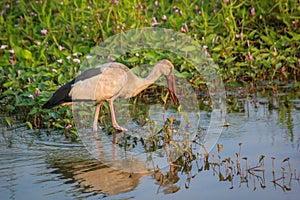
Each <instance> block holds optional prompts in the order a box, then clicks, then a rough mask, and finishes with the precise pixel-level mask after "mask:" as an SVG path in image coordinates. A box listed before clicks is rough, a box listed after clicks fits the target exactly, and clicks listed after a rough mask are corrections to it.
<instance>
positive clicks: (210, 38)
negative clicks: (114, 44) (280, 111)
mask: <svg viewBox="0 0 300 200" xmlns="http://www.w3.org/2000/svg"><path fill="white" fill-rule="evenodd" d="M0 11H1V14H0V104H1V111H4V112H7V113H16V112H19V111H20V110H23V111H24V110H26V113H27V118H26V121H27V125H28V127H29V128H41V127H44V128H45V127H46V128H59V129H64V130H65V132H66V133H69V132H72V133H74V134H75V129H74V122H73V121H72V120H70V119H71V118H72V112H71V111H70V109H69V108H60V107H59V108H55V109H52V110H42V109H41V105H42V104H43V103H45V102H46V101H47V99H48V98H49V97H50V96H51V94H52V93H53V91H55V90H56V89H57V88H58V87H59V86H61V85H62V84H64V83H66V82H67V81H69V80H71V79H72V78H74V77H75V76H76V75H77V74H78V72H79V71H80V67H81V65H82V63H83V61H84V60H85V58H86V56H88V54H89V53H90V49H91V48H92V47H94V46H97V45H98V44H100V43H101V42H102V41H104V40H105V39H107V38H109V37H110V36H112V35H115V34H118V33H121V32H124V31H126V30H130V29H134V28H141V27H159V28H168V29H173V30H175V31H178V32H181V33H183V34H186V35H188V36H190V37H191V38H193V39H194V40H195V41H196V42H197V43H199V44H200V45H201V46H202V48H203V51H206V52H208V53H209V54H210V55H211V57H212V58H213V60H214V62H215V63H216V64H218V66H219V68H220V73H221V76H222V78H223V80H224V81H225V82H226V83H228V85H232V86H237V85H239V84H241V83H242V84H248V83H251V84H253V85H254V84H257V83H259V82H261V81H267V82H268V83H269V84H272V85H273V84H278V83H287V82H289V81H293V84H294V87H299V86H300V82H299V74H300V70H299V69H300V54H299V52H300V49H299V48H300V44H299V41H300V32H299V30H300V29H299V24H300V21H299V16H300V4H299V2H298V1H297V0H288V1H286V0H278V1H276V2H270V1H245V0H235V1H231V0H228V1H221V0H220V1H213V2H209V1H200V2H197V1H188V0H184V1H172V2H171V3H170V2H168V3H167V2H165V1H154V0H150V1H146V2H143V1H129V0H124V1H94V0H91V1H84V0H80V1H79V0H72V1H64V0H53V1H49V0H48V1H47V0H41V1H26V0H20V1H8V0H4V1H1V3H0ZM190 48H191V47H189V46H186V47H184V48H183V49H182V50H185V51H186V52H188V53H189V52H190V51H191V50H192V49H190ZM162 58H168V59H170V60H172V62H173V63H174V65H175V67H176V69H177V71H178V73H177V76H180V77H185V78H186V79H187V80H188V81H189V82H190V83H191V84H193V87H194V88H196V89H199V88H203V85H205V81H204V79H203V77H201V76H203V75H200V74H199V73H197V72H195V69H194V67H193V66H192V65H191V63H189V62H188V61H187V60H185V59H183V58H181V57H178V56H174V55H173V54H172V53H170V52H163V51H162V52H153V51H151V50H149V51H143V52H142V51H141V52H126V54H124V56H121V57H120V58H118V60H117V61H119V62H122V63H124V64H126V65H128V66H129V67H131V68H134V67H136V66H138V65H141V64H148V63H150V64H153V63H155V62H157V61H158V60H160V59H162Z"/></svg>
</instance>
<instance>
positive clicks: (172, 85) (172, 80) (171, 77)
mask: <svg viewBox="0 0 300 200" xmlns="http://www.w3.org/2000/svg"><path fill="white" fill-rule="evenodd" d="M168 87H169V91H170V96H171V99H172V101H173V102H174V103H175V104H178V98H177V97H176V96H177V94H176V82H175V76H174V74H173V73H171V74H170V75H169V77H168Z"/></svg>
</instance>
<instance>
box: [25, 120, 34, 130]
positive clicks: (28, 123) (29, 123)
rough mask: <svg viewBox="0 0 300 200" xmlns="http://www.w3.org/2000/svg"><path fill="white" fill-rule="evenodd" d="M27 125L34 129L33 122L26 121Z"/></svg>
mask: <svg viewBox="0 0 300 200" xmlns="http://www.w3.org/2000/svg"><path fill="white" fill-rule="evenodd" d="M26 125H27V126H28V127H29V128H30V129H31V130H32V129H33V126H32V123H31V122H29V121H27V122H26Z"/></svg>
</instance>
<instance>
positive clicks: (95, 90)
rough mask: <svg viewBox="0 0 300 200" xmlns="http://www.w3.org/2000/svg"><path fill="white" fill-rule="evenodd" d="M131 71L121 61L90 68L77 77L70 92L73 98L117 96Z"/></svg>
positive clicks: (90, 98) (95, 98) (89, 98)
mask: <svg viewBox="0 0 300 200" xmlns="http://www.w3.org/2000/svg"><path fill="white" fill-rule="evenodd" d="M128 71H130V70H129V69H128V68H127V67H126V66H125V65H123V64H120V63H108V64H105V65H101V66H100V67H96V68H93V69H89V70H87V71H85V72H83V73H82V74H80V75H79V76H78V78H76V82H75V84H74V85H73V88H72V90H71V92H70V95H71V96H72V99H73V100H96V101H98V102H100V101H103V100H107V99H110V98H116V97H117V96H118V94H119V91H120V90H121V89H122V88H123V87H124V86H125V84H126V82H127V72H128Z"/></svg>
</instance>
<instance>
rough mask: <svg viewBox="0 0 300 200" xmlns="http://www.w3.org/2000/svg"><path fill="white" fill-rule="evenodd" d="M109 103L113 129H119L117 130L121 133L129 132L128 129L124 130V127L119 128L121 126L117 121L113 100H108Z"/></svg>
mask: <svg viewBox="0 0 300 200" xmlns="http://www.w3.org/2000/svg"><path fill="white" fill-rule="evenodd" d="M107 101H108V103H109V107H110V115H111V121H112V125H113V127H114V128H115V129H117V130H120V131H127V129H126V128H123V127H121V126H119V124H118V123H117V121H116V116H115V111H114V103H113V100H112V99H108V100H107Z"/></svg>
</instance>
